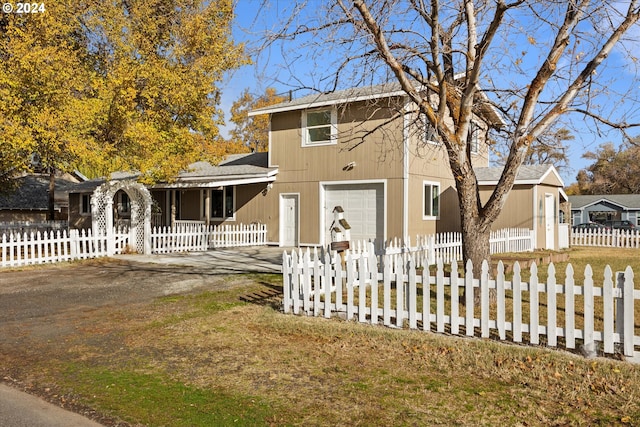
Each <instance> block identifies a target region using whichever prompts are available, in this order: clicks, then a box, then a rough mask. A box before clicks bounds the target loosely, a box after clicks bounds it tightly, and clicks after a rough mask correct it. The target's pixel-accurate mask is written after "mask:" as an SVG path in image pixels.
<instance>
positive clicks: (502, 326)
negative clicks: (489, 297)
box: [496, 261, 506, 340]
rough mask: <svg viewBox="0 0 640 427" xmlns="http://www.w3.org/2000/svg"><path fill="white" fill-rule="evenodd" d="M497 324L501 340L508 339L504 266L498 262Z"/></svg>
mask: <svg viewBox="0 0 640 427" xmlns="http://www.w3.org/2000/svg"><path fill="white" fill-rule="evenodd" d="M496 324H497V326H498V335H499V336H500V339H501V340H504V339H505V338H506V321H505V300H504V264H503V263H502V261H500V262H498V272H497V277H496Z"/></svg>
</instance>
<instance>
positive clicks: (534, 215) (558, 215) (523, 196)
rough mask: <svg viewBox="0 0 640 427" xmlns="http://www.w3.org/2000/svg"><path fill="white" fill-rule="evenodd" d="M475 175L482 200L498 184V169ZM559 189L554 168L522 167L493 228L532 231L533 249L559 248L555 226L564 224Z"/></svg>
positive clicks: (562, 197) (563, 198) (478, 170)
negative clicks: (534, 241) (534, 243)
mask: <svg viewBox="0 0 640 427" xmlns="http://www.w3.org/2000/svg"><path fill="white" fill-rule="evenodd" d="M475 172H476V175H477V178H478V184H479V185H480V188H481V189H480V196H481V198H482V200H483V201H486V200H487V199H488V198H489V196H490V194H491V191H493V188H494V186H495V185H496V184H497V183H498V179H500V174H501V173H502V169H501V168H476V169H475ZM563 187H564V183H563V181H562V178H561V177H560V174H558V171H557V170H556V168H555V167H554V166H552V165H534V166H522V167H521V168H520V170H519V171H518V175H517V176H516V180H515V183H514V185H513V188H512V189H511V191H510V192H509V195H508V196H507V201H506V202H505V205H504V207H503V208H502V211H501V212H500V215H499V216H498V219H497V220H496V222H495V223H494V224H493V229H494V230H499V229H502V228H512V227H516V228H528V229H530V230H533V231H534V235H535V237H536V248H544V249H559V248H561V246H562V245H561V243H560V241H559V232H558V227H559V225H560V224H561V223H564V215H563V214H562V212H561V204H562V203H564V202H566V200H567V195H566V194H565V192H564V190H563Z"/></svg>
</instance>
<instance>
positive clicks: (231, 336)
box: [0, 249, 640, 426]
mask: <svg viewBox="0 0 640 427" xmlns="http://www.w3.org/2000/svg"><path fill="white" fill-rule="evenodd" d="M587 252H590V253H592V255H595V252H591V251H585V252H583V250H582V249H580V250H574V251H572V252H571V261H572V262H575V263H576V264H580V263H582V262H586V260H589V262H592V263H595V264H597V265H601V264H602V265H603V264H606V263H609V262H610V263H612V264H615V265H616V267H614V268H619V267H618V266H617V264H616V263H619V262H623V263H624V262H625V261H621V260H626V261H628V262H629V264H631V265H638V264H639V261H640V251H638V252H639V253H638V254H635V253H633V252H632V251H629V252H627V251H620V252H618V251H611V250H607V251H606V252H604V253H602V254H600V256H599V258H598V259H597V260H594V261H591V260H590V256H587V255H585V253H587ZM625 266H626V265H625ZM580 268H581V267H580ZM576 270H577V268H576ZM594 270H596V268H594ZM276 286H281V277H280V276H277V275H262V276H251V277H247V285H246V286H243V287H240V288H235V289H231V290H225V291H220V292H204V293H201V294H197V295H183V296H171V297H165V298H161V299H158V300H156V301H155V302H154V303H153V304H148V305H143V306H136V307H134V308H132V307H112V308H106V309H105V310H103V311H100V312H98V313H95V314H93V316H94V318H92V319H91V320H92V324H95V325H100V328H99V329H97V327H96V328H89V327H84V328H83V327H77V328H76V329H75V332H74V333H73V334H72V335H70V336H69V337H68V338H66V339H65V345H64V346H60V343H48V344H47V343H40V344H39V346H38V347H37V348H33V349H31V350H32V353H28V354H26V353H25V354H24V355H20V354H16V355H15V356H14V358H13V359H7V357H8V356H7V357H5V359H6V360H0V365H4V366H19V367H20V369H19V370H18V371H16V372H17V374H16V375H18V374H20V373H22V375H23V377H24V378H25V381H26V380H28V381H30V382H32V383H33V384H36V385H37V386H38V387H41V388H45V387H46V388H51V389H53V390H55V392H56V393H57V394H58V395H60V396H67V398H69V396H73V399H74V401H76V402H77V403H78V404H79V405H85V406H89V407H92V408H95V409H96V410H98V411H99V412H100V413H102V414H106V415H108V416H110V417H111V418H112V419H113V420H124V421H126V422H128V423H130V424H134V425H136V424H139V425H149V426H200V425H225V426H226V425H247V426H263V425H264V426H268V425H273V426H275V425H278V426H280V425H287V426H288V425H291V426H295V425H305V426H325V425H327V426H328V425H353V426H358V425H363V426H364V425H366V426H389V425H395V426H404V425H406V426H410V425H469V426H478V425H499V424H503V425H545V426H546V425H603V426H604V425H640V400H639V399H638V396H640V366H637V365H634V364H631V363H625V362H620V361H615V360H607V359H592V360H587V359H582V358H579V357H576V356H575V355H572V354H568V353H565V352H562V351H557V350H549V349H544V348H532V347H525V346H516V345H507V344H500V343H497V342H494V341H491V340H480V339H465V338H457V337H450V336H444V335H436V334H431V333H424V332H419V331H408V330H396V329H388V328H384V327H373V326H368V325H363V324H358V323H355V322H345V321H341V320H338V319H323V318H311V317H298V316H293V315H283V314H281V313H280V312H279V311H278V310H277V309H276V308H275V307H277V303H275V302H274V300H273V299H267V300H265V301H257V303H256V302H254V303H247V302H243V297H244V296H246V295H248V294H256V293H265V291H266V290H269V289H273V287H276ZM27 351H28V349H25V352H27Z"/></svg>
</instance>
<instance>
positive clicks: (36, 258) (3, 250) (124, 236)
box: [0, 230, 129, 267]
mask: <svg viewBox="0 0 640 427" xmlns="http://www.w3.org/2000/svg"><path fill="white" fill-rule="evenodd" d="M114 240H115V246H114V248H115V253H121V252H123V251H124V250H125V248H126V247H127V245H128V242H129V234H128V233H122V232H119V231H116V233H115V234H114ZM107 253H108V252H107V238H106V237H105V236H93V235H92V234H91V230H70V231H67V230H62V231H60V230H58V231H50V232H39V231H38V232H35V233H33V232H31V233H22V234H21V233H15V234H13V233H12V234H9V235H7V234H3V235H2V241H1V242H0V258H1V259H0V266H1V267H18V266H24V265H31V264H44V263H54V262H62V261H72V260H76V259H87V258H96V257H102V256H107Z"/></svg>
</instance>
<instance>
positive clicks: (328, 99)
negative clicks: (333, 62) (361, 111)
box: [249, 82, 504, 125]
mask: <svg viewBox="0 0 640 427" xmlns="http://www.w3.org/2000/svg"><path fill="white" fill-rule="evenodd" d="M405 95H406V93H405V92H404V91H403V90H402V87H401V86H400V83H398V82H392V83H383V84H379V85H374V86H365V87H356V88H349V89H344V90H338V91H335V92H329V93H314V94H311V95H307V96H303V97H301V98H296V99H292V100H290V101H285V102H281V103H279V104H275V105H269V106H266V107H262V108H257V109H255V110H252V111H249V116H258V115H260V114H273V113H282V112H286V111H296V110H305V109H308V108H317V107H327V106H331V105H340V104H347V103H351V102H357V101H366V100H371V99H379V98H389V97H393V96H405ZM478 100H479V102H481V104H480V110H481V111H480V113H481V114H483V115H484V116H485V118H486V119H488V120H490V121H491V122H493V123H494V124H497V125H504V120H503V119H502V116H501V115H500V114H499V113H498V111H497V110H496V109H495V108H493V106H491V105H490V104H489V103H487V102H486V101H487V98H486V95H485V94H484V93H482V92H478Z"/></svg>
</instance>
